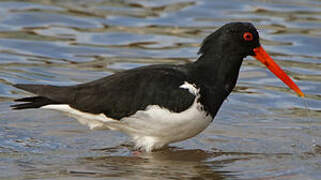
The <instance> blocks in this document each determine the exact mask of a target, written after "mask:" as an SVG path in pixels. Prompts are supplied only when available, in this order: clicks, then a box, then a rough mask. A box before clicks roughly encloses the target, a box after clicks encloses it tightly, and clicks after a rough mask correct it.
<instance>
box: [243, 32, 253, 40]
mask: <svg viewBox="0 0 321 180" xmlns="http://www.w3.org/2000/svg"><path fill="white" fill-rule="evenodd" d="M243 39H244V40H245V41H252V40H253V34H252V33H250V32H245V33H244V34H243Z"/></svg>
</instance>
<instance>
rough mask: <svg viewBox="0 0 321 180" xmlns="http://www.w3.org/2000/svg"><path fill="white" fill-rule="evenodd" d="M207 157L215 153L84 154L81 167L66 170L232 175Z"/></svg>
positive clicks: (124, 174)
mask: <svg viewBox="0 0 321 180" xmlns="http://www.w3.org/2000/svg"><path fill="white" fill-rule="evenodd" d="M105 151H107V150H105ZM210 157H215V154H211V153H208V152H205V151H202V150H182V149H167V150H164V151H158V152H155V153H150V154H144V153H143V154H140V155H138V156H99V157H87V158H80V159H79V164H80V167H81V169H77V167H73V168H70V169H69V170H68V171H67V172H66V173H67V174H68V175H69V176H79V177H91V176H94V177H121V178H135V177H137V178H139V179H177V178H179V179H199V178H201V179H225V178H226V177H231V176H232V175H230V174H229V172H224V171H220V170H218V168H221V167H222V166H224V164H222V163H220V162H219V163H217V164H215V163H210V164H207V162H206V160H207V159H208V158H210ZM77 164H78V163H77Z"/></svg>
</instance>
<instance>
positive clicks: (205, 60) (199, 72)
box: [191, 55, 244, 95]
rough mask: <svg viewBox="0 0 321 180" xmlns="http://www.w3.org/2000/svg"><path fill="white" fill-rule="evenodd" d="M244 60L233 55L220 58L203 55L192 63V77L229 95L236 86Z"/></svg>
mask: <svg viewBox="0 0 321 180" xmlns="http://www.w3.org/2000/svg"><path fill="white" fill-rule="evenodd" d="M243 58H244V57H242V56H231V55H226V56H224V55H223V56H220V57H219V56H206V55H202V56H200V57H199V59H198V60H197V61H196V62H194V63H192V65H191V69H192V75H193V77H195V78H196V80H197V81H199V82H201V83H202V84H206V85H207V86H209V87H213V88H214V87H215V88H222V90H224V91H227V92H228V94H229V93H230V92H231V91H232V89H233V88H234V86H235V84H236V81H237V78H238V74H239V70H240V67H241V64H242V61H243ZM228 94H227V95H228Z"/></svg>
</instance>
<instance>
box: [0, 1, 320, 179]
mask: <svg viewBox="0 0 321 180" xmlns="http://www.w3.org/2000/svg"><path fill="white" fill-rule="evenodd" d="M231 21H249V22H252V23H253V24H255V26H257V28H258V29H259V33H260V36H261V43H262V45H263V46H264V48H265V49H266V50H267V51H268V52H269V54H270V55H271V56H272V57H273V59H275V60H276V61H277V63H278V64H280V66H282V67H283V69H284V70H285V71H286V72H287V73H288V74H289V75H290V76H291V77H292V78H293V79H294V81H295V82H296V83H297V84H298V85H299V86H300V88H301V89H302V90H303V92H304V93H305V95H306V97H305V98H304V99H303V98H298V97H297V96H296V95H295V93H293V92H292V91H291V90H289V89H288V88H287V87H286V86H285V85H284V84H283V83H282V82H281V81H280V80H279V79H277V78H276V77H275V76H274V75H273V74H271V73H270V72H269V71H268V70H267V69H266V68H264V66H263V65H262V64H261V63H260V62H258V61H256V60H253V58H251V57H248V58H246V60H245V61H244V62H243V66H242V68H241V73H240V78H239V81H238V84H237V87H236V88H235V90H234V93H233V94H232V95H230V96H229V98H228V100H227V101H226V102H225V103H224V105H223V107H222V108H221V110H220V112H219V113H218V115H217V117H216V118H215V121H214V122H213V123H212V124H211V125H210V126H209V127H208V128H207V129H206V130H205V131H204V132H202V133H201V134H200V135H198V136H196V137H194V138H192V139H189V140H186V141H184V142H180V143H176V144H173V145H172V147H171V148H170V149H167V150H165V151H160V152H155V153H152V154H144V153H143V154H141V155H139V156H134V155H133V154H132V146H131V145H130V143H129V138H128V137H127V136H126V135H124V134H121V133H119V132H112V131H90V130H88V128H86V127H83V126H81V125H79V124H78V122H77V121H75V120H74V119H72V118H69V117H67V116H65V115H63V114H61V113H58V112H55V111H49V110H26V111H12V110H11V109H10V108H9V106H10V105H11V104H12V103H13V102H12V101H13V99H15V98H19V97H22V96H26V95H30V94H27V93H26V92H23V91H21V90H18V89H15V88H14V87H12V84H15V83H43V84H55V85H72V84H77V83H83V82H88V81H90V80H94V79H98V78H100V77H103V76H106V75H110V74H112V73H115V72H118V71H121V70H126V69H131V68H135V67H139V66H145V65H149V64H156V63H170V64H180V63H185V62H190V61H194V60H195V59H196V58H197V51H198V48H199V44H200V43H201V41H202V39H203V38H204V37H205V36H207V35H208V34H209V33H211V32H213V31H215V30H216V29H217V28H218V27H220V26H221V25H223V24H225V23H228V22H231ZM320 45H321V2H320V1H318V0H306V1H301V0H274V1H266V0H257V1H250V0H242V1H241V0H225V1H211V0H199V1H196V0H171V1H170V0H162V1H161V0H154V1H151V0H146V1H130V0H126V1H99V0H93V1H44V0H40V1H37V2H27V1H3V2H0V179H48V180H49V179H80V178H82V179H214V178H216V179H320V177H321V171H320V169H321V91H320V89H321V49H320Z"/></svg>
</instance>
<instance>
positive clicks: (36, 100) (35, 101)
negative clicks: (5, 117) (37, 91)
mask: <svg viewBox="0 0 321 180" xmlns="http://www.w3.org/2000/svg"><path fill="white" fill-rule="evenodd" d="M15 101H16V102H25V103H22V104H14V105H11V106H10V107H12V109H16V110H19V109H30V108H40V107H42V106H45V105H49V104H57V103H56V102H55V101H52V100H50V99H48V98H46V97H42V96H32V97H25V98H20V99H16V100H15Z"/></svg>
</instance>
